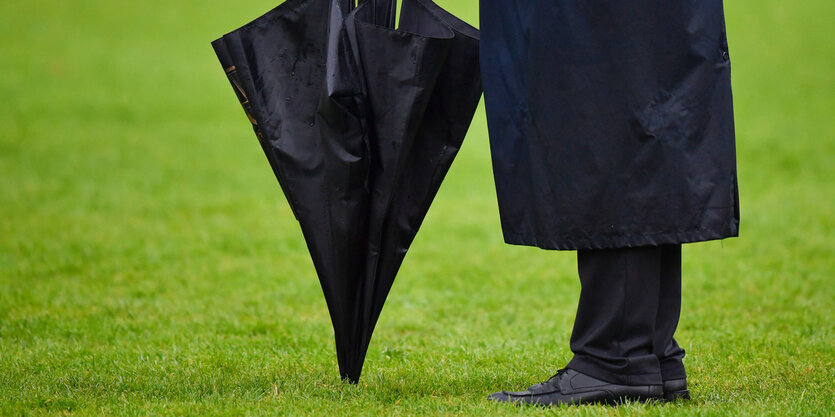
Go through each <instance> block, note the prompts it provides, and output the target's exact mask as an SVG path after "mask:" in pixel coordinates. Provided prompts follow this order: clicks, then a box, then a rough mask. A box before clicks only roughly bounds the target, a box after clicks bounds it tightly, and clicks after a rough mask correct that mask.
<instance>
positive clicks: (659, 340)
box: [653, 245, 687, 381]
mask: <svg viewBox="0 0 835 417" xmlns="http://www.w3.org/2000/svg"><path fill="white" fill-rule="evenodd" d="M660 250H661V283H660V284H661V289H660V297H659V301H658V315H657V316H656V318H655V333H654V336H653V339H654V340H653V350H654V352H655V355H656V356H657V357H658V361H659V362H660V364H661V378H663V379H664V381H669V380H674V379H683V378H686V377H687V374H686V373H685V371H684V363H683V362H682V359H684V349H682V348H681V347H680V346H679V345H678V343H676V340H675V338H674V337H673V335H674V334H675V332H676V327H678V320H679V317H680V315H681V245H665V246H661V247H660Z"/></svg>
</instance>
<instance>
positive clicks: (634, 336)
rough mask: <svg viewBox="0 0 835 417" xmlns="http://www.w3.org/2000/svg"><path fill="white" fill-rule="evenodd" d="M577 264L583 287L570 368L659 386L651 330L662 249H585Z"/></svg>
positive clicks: (614, 380) (620, 381)
mask: <svg viewBox="0 0 835 417" xmlns="http://www.w3.org/2000/svg"><path fill="white" fill-rule="evenodd" d="M577 265H578V270H579V273H580V283H581V285H582V290H581V292H580V302H579V305H578V308H577V317H576V318H575V320H574V330H573V332H572V334H571V350H572V351H573V352H574V357H573V358H572V360H571V362H570V363H569V364H568V368H570V369H574V370H576V371H579V372H582V373H584V374H587V375H590V376H592V377H594V378H597V379H600V380H603V381H608V382H612V383H618V384H626V385H660V384H661V382H662V380H661V367H660V364H659V360H658V357H657V356H656V355H655V353H654V350H653V334H654V332H655V328H656V324H655V322H656V316H657V314H658V301H659V298H660V292H661V288H660V279H659V278H660V274H661V271H660V269H661V250H660V249H659V248H658V247H642V248H623V249H606V250H581V251H578V252H577Z"/></svg>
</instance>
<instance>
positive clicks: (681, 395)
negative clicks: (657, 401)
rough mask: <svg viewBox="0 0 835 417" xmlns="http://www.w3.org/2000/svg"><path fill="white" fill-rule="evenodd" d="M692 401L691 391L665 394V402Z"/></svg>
mask: <svg viewBox="0 0 835 417" xmlns="http://www.w3.org/2000/svg"><path fill="white" fill-rule="evenodd" d="M689 399H690V391H689V390H686V389H683V390H681V391H672V392H665V393H664V402H667V403H669V402H673V401H676V400H689Z"/></svg>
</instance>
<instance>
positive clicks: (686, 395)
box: [664, 378, 690, 401]
mask: <svg viewBox="0 0 835 417" xmlns="http://www.w3.org/2000/svg"><path fill="white" fill-rule="evenodd" d="M689 399H690V391H689V390H687V378H681V379H670V380H667V381H664V401H675V400H689Z"/></svg>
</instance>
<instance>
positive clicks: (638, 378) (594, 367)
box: [567, 355, 662, 385]
mask: <svg viewBox="0 0 835 417" xmlns="http://www.w3.org/2000/svg"><path fill="white" fill-rule="evenodd" d="M567 368H569V369H573V370H575V371H577V372H581V373H584V374H586V375H589V376H591V377H593V378H597V379H599V380H602V381H606V382H610V383H613V384H620V385H661V383H662V380H661V372H660V371H659V372H651V373H643V374H629V373H622V372H612V371H611V370H608V369H606V368H605V367H604V366H601V364H598V363H596V361H595V360H594V359H591V358H587V357H582V356H577V355H575V356H574V357H573V358H572V359H571V361H570V362H569V363H568V366H567Z"/></svg>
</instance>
